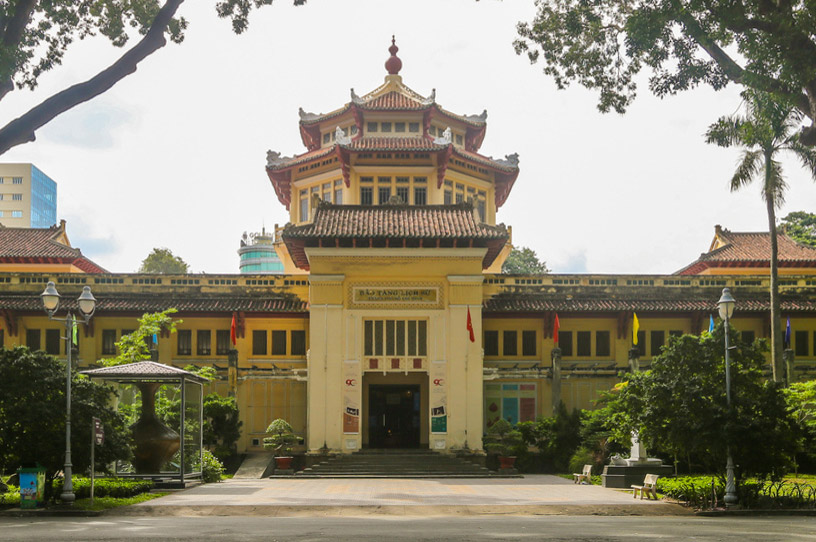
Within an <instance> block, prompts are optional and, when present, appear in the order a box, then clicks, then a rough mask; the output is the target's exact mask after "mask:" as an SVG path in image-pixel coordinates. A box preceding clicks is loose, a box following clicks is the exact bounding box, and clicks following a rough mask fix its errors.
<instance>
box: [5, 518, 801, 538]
mask: <svg viewBox="0 0 816 542" xmlns="http://www.w3.org/2000/svg"><path fill="white" fill-rule="evenodd" d="M815 527H816V521H814V518H812V517H809V518H801V517H797V518H791V517H773V518H770V517H766V518H762V517H748V518H700V517H693V516H685V517H641V516H639V517H595V516H581V517H577V516H542V517H532V516H502V517H484V516H479V517H468V518H456V517H447V518H446V517H435V518H422V517H395V516H382V517H371V516H368V517H364V518H355V517H348V518H322V517H318V518H302V517H297V518H281V517H276V518H266V517H234V516H227V517H196V518H190V517H135V518H131V517H118V518H87V519H58V518H42V519H10V518H0V541H5V540H14V541H22V540H47V541H49V542H52V541H62V540H83V541H84V540H87V541H102V540H106V541H107V540H133V539H150V540H185V541H187V540H189V541H202V540H234V541H244V540H265V541H281V542H283V541H286V542H290V541H294V542H311V541H318V540H321V541H322V540H331V541H332V542H334V541H363V542H367V541H382V540H388V541H389V542H391V541H408V540H411V541H431V540H453V541H468V542H470V541H490V542H501V541H505V540H507V541H509V540H514V541H517V540H571V541H579V542H587V541H600V542H609V541H614V542H622V541H626V542H631V541H632V540H637V541H640V540H660V541H661V542H679V541H689V540H693V541H709V540H711V541H715V540H716V541H726V542H728V541H735V542H737V541H738V542H750V541H762V542H775V541H785V542H799V541H816V528H815Z"/></svg>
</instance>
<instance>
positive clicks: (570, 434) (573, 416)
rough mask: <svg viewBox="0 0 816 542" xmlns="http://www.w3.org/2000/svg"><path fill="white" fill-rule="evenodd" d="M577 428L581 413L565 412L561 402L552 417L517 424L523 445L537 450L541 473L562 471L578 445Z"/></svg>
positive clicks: (579, 438) (565, 409) (579, 440)
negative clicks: (542, 471) (543, 471)
mask: <svg viewBox="0 0 816 542" xmlns="http://www.w3.org/2000/svg"><path fill="white" fill-rule="evenodd" d="M580 426H581V414H580V413H579V412H578V411H577V410H573V411H572V412H568V411H567V408H566V407H565V406H564V403H560V404H559V406H558V409H557V411H556V414H555V416H550V417H547V418H539V419H537V420H536V421H535V422H524V423H520V424H518V425H517V429H518V430H519V432H520V433H521V436H522V438H523V439H524V442H525V443H526V444H527V445H530V446H535V447H536V448H538V450H539V453H538V456H539V461H538V463H539V465H540V466H541V468H542V470H545V471H550V472H565V471H566V470H567V469H569V464H570V458H571V457H572V455H573V454H574V453H575V450H576V449H577V448H578V446H579V445H580V444H581V436H580V435H579V428H580ZM531 463H532V462H531Z"/></svg>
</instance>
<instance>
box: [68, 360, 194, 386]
mask: <svg viewBox="0 0 816 542" xmlns="http://www.w3.org/2000/svg"><path fill="white" fill-rule="evenodd" d="M81 374H84V375H88V376H90V377H91V378H103V379H105V380H145V381H150V380H173V381H175V380H181V379H182V378H183V379H185V380H193V381H195V382H198V383H200V384H204V383H206V382H207V379H206V378H202V377H200V376H198V375H196V374H193V373H191V372H190V371H185V370H184V369H179V368H178V367H172V366H170V365H165V364H164V363H157V362H155V361H137V362H135V363H126V364H125V365H115V366H113V367H100V368H99V369H89V370H87V371H82V372H81Z"/></svg>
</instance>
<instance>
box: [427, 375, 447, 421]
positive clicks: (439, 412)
mask: <svg viewBox="0 0 816 542" xmlns="http://www.w3.org/2000/svg"><path fill="white" fill-rule="evenodd" d="M430 378H431V433H434V434H439V433H447V432H448V394H447V391H446V390H447V382H446V371H445V363H444V362H441V363H440V362H434V363H432V364H431V375H430Z"/></svg>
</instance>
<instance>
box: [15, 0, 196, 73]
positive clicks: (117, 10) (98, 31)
mask: <svg viewBox="0 0 816 542" xmlns="http://www.w3.org/2000/svg"><path fill="white" fill-rule="evenodd" d="M159 8H160V3H159V2H158V1H157V0H131V1H129V2H111V1H105V2H91V3H89V2H65V1H52V2H27V1H24V0H12V1H10V2H3V3H2V4H0V34H2V36H3V40H2V45H0V81H6V80H13V81H14V82H15V83H16V85H17V86H18V87H24V86H25V87H29V88H31V89H33V88H35V87H36V86H37V82H38V79H39V77H40V76H41V75H42V74H43V73H45V72H47V71H49V70H51V69H52V68H54V67H55V66H58V65H59V64H61V63H62V58H63V56H64V55H65V52H66V51H67V49H68V47H69V46H70V45H71V44H72V43H74V42H75V41H77V40H82V39H84V38H86V37H88V36H94V35H102V36H105V37H106V38H108V39H109V40H110V42H111V43H112V44H113V45H114V46H116V47H122V46H124V45H125V44H126V43H127V42H128V41H129V38H130V29H131V28H135V29H137V30H138V32H139V33H140V34H145V33H147V31H148V29H149V28H150V26H151V25H152V24H153V19H154V18H155V17H156V14H157V13H158V11H159ZM186 27H187V21H185V20H184V19H183V18H179V19H173V20H172V21H171V23H170V25H169V28H168V29H167V34H168V35H169V37H170V39H171V40H172V41H174V42H177V43H179V42H181V41H182V39H183V38H184V35H183V31H184V29H185V28H186Z"/></svg>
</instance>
